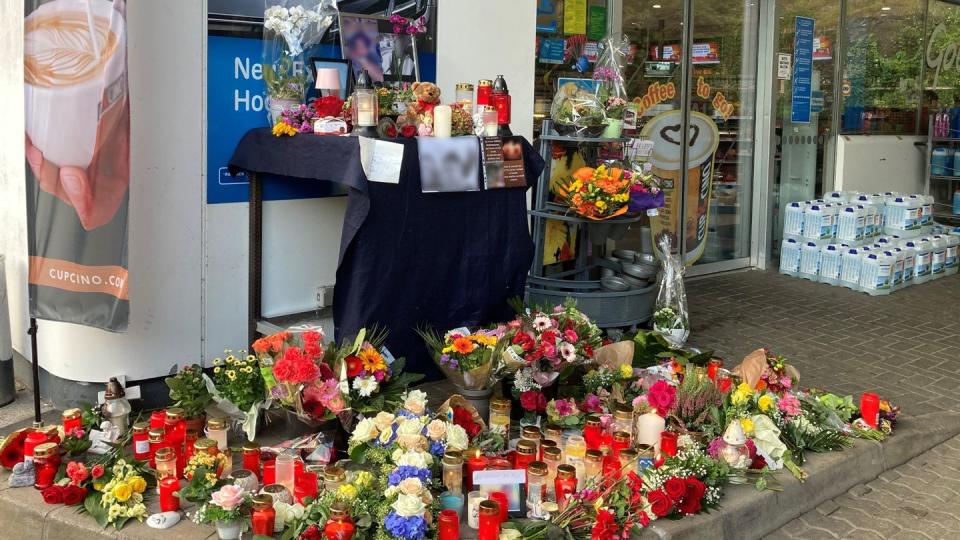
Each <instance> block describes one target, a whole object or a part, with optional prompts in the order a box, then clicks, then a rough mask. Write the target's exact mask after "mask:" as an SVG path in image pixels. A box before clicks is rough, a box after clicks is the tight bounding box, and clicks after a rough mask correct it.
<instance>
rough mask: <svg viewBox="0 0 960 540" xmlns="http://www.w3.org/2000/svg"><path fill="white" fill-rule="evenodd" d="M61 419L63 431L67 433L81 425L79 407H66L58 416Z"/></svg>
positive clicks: (81, 416)
mask: <svg viewBox="0 0 960 540" xmlns="http://www.w3.org/2000/svg"><path fill="white" fill-rule="evenodd" d="M60 418H61V420H62V421H63V432H64V434H67V435H69V434H70V432H71V431H73V430H75V429H79V428H82V427H83V411H81V410H80V409H67V410H65V411H63V414H62V415H61V416H60Z"/></svg>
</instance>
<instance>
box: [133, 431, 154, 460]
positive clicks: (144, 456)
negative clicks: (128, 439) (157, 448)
mask: <svg viewBox="0 0 960 540" xmlns="http://www.w3.org/2000/svg"><path fill="white" fill-rule="evenodd" d="M149 432H150V423H149V422H137V423H136V424H134V425H133V457H134V459H138V460H140V461H144V460H148V459H150V441H149V440H148V437H149Z"/></svg>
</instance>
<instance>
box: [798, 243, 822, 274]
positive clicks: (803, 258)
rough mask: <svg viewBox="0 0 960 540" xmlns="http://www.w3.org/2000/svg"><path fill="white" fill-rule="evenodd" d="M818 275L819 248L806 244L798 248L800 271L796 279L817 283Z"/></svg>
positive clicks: (815, 244)
mask: <svg viewBox="0 0 960 540" xmlns="http://www.w3.org/2000/svg"><path fill="white" fill-rule="evenodd" d="M819 275H820V246H818V245H817V243H816V242H807V243H805V244H803V246H802V247H801V248H800V269H799V271H798V272H797V277H801V278H803V279H809V280H810V281H817V280H818V277H819Z"/></svg>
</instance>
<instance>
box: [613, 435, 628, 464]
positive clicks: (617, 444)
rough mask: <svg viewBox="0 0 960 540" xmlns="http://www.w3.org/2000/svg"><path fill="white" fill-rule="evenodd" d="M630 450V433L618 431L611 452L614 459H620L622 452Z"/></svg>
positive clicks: (614, 436)
mask: <svg viewBox="0 0 960 540" xmlns="http://www.w3.org/2000/svg"><path fill="white" fill-rule="evenodd" d="M627 448H630V433H628V432H626V431H617V432H614V434H613V442H612V444H611V445H610V450H611V453H612V455H613V458H614V459H619V458H620V452H621V451H622V450H626V449H627Z"/></svg>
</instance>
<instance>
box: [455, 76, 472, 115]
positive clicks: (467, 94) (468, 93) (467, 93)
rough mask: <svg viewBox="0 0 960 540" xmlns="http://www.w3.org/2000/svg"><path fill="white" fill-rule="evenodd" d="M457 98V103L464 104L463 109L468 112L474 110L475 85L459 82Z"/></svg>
mask: <svg viewBox="0 0 960 540" xmlns="http://www.w3.org/2000/svg"><path fill="white" fill-rule="evenodd" d="M455 96H456V97H455V99H456V101H457V103H459V104H460V105H462V106H463V110H465V111H467V112H468V113H472V112H473V85H472V84H470V83H457V86H456V94H455Z"/></svg>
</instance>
